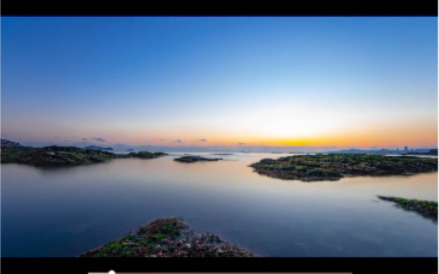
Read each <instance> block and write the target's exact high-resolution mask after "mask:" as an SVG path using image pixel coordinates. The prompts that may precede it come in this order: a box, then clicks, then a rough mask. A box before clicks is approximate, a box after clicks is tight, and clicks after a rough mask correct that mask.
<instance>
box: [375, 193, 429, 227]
mask: <svg viewBox="0 0 439 274" xmlns="http://www.w3.org/2000/svg"><path fill="white" fill-rule="evenodd" d="M378 198H380V199H381V200H385V201H391V202H394V203H396V205H397V206H398V207H400V208H403V209H405V210H408V211H414V212H416V213H418V214H420V215H422V216H424V217H426V218H428V219H431V220H433V221H435V222H437V202H434V201H423V200H416V199H411V200H410V199H404V198H400V197H386V196H378Z"/></svg>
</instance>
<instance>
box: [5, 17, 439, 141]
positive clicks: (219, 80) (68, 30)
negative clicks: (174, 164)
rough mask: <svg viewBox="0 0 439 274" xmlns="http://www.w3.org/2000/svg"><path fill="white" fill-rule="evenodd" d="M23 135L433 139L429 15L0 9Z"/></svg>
mask: <svg viewBox="0 0 439 274" xmlns="http://www.w3.org/2000/svg"><path fill="white" fill-rule="evenodd" d="M1 137H2V138H6V139H9V140H12V141H18V142H20V143H23V144H31V145H32V144H33V145H38V144H43V143H44V144H61V145H68V144H76V145H77V144H95V145H102V146H113V145H117V144H126V145H128V146H140V145H152V146H199V147H209V146H222V147H229V146H241V147H242V146H292V147H295V146H308V147H325V146H328V147H338V148H343V147H357V148H370V147H377V148H397V147H399V148H400V149H402V148H403V147H404V146H409V147H413V148H437V143H438V21H437V17H5V16H2V17H1Z"/></svg>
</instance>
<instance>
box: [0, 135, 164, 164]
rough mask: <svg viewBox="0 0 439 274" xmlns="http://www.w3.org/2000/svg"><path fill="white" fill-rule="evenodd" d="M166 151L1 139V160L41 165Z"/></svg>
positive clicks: (150, 155)
mask: <svg viewBox="0 0 439 274" xmlns="http://www.w3.org/2000/svg"><path fill="white" fill-rule="evenodd" d="M164 155H167V154H166V153H161V152H158V153H150V152H147V151H141V152H138V153H129V154H127V155H123V154H114V153H112V152H107V151H101V150H96V149H86V148H78V147H63V146H47V147H42V148H33V147H24V146H21V145H20V144H18V143H14V142H11V141H8V140H4V139H2V147H1V162H2V163H18V164H28V165H33V166H41V167H52V166H53V167H55V166H75V165H86V164H93V163H102V162H106V161H109V160H111V159H117V158H141V159H153V158H157V157H161V156H164Z"/></svg>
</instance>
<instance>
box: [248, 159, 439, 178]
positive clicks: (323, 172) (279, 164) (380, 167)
mask: <svg viewBox="0 0 439 274" xmlns="http://www.w3.org/2000/svg"><path fill="white" fill-rule="evenodd" d="M250 167H253V168H254V171H255V172H257V173H259V174H261V175H265V176H269V177H273V178H279V179H287V180H301V181H304V182H309V181H322V180H340V179H341V178H343V177H345V176H361V175H400V174H401V175H403V174H406V175H407V174H415V173H421V172H432V171H437V170H438V162H437V159H432V158H420V157H408V156H382V155H366V154H329V155H323V154H321V155H295V156H288V157H282V158H279V159H277V160H274V159H262V160H261V161H259V162H258V163H254V164H251V165H250Z"/></svg>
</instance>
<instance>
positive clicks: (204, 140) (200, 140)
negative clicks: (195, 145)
mask: <svg viewBox="0 0 439 274" xmlns="http://www.w3.org/2000/svg"><path fill="white" fill-rule="evenodd" d="M195 142H207V139H204V138H203V139H198V140H195Z"/></svg>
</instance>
